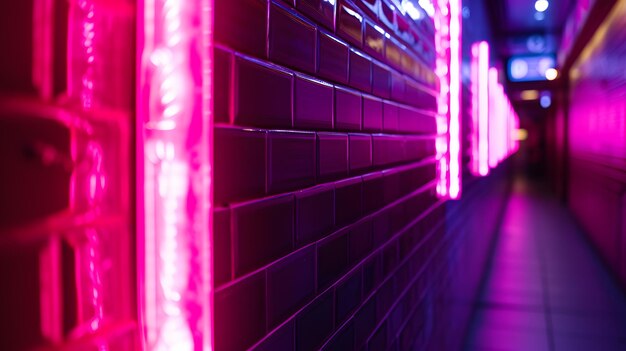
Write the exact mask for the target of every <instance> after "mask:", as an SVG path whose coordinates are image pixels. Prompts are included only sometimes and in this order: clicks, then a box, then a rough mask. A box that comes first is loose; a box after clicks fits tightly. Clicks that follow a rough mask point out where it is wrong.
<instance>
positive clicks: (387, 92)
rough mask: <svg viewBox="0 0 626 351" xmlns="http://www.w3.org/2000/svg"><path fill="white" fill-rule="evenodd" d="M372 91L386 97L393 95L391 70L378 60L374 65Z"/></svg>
mask: <svg viewBox="0 0 626 351" xmlns="http://www.w3.org/2000/svg"><path fill="white" fill-rule="evenodd" d="M372 93H373V94H374V95H376V96H379V97H382V98H385V99H389V98H390V97H391V72H390V71H389V67H386V66H383V65H381V64H379V63H377V62H374V63H373V65H372Z"/></svg>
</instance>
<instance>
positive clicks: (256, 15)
mask: <svg viewBox="0 0 626 351" xmlns="http://www.w3.org/2000/svg"><path fill="white" fill-rule="evenodd" d="M266 28H267V1H265V0H230V1H216V2H215V41H216V42H218V43H222V44H226V45H228V46H229V47H231V48H233V49H236V50H238V51H241V52H244V53H247V54H250V55H253V56H256V57H265V54H266V53H265V44H266V42H267V39H266Z"/></svg>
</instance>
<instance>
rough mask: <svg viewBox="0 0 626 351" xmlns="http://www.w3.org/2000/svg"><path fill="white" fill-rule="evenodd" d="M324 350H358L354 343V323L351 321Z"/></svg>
mask: <svg viewBox="0 0 626 351" xmlns="http://www.w3.org/2000/svg"><path fill="white" fill-rule="evenodd" d="M322 350H323V351H344V350H356V348H355V345H354V325H353V324H352V323H349V324H348V325H347V326H345V327H343V328H342V329H341V330H340V331H338V332H337V334H335V335H334V336H333V338H332V339H331V340H329V341H328V343H327V344H326V346H324V348H323V349H322Z"/></svg>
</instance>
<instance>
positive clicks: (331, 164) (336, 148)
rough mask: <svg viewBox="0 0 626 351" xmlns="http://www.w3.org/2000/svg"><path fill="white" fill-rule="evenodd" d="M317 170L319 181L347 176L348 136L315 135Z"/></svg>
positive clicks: (335, 134)
mask: <svg viewBox="0 0 626 351" xmlns="http://www.w3.org/2000/svg"><path fill="white" fill-rule="evenodd" d="M317 145H318V155H317V162H318V169H319V173H318V175H319V179H320V180H321V181H325V180H332V179H337V178H341V177H345V176H347V175H348V135H347V134H339V133H317Z"/></svg>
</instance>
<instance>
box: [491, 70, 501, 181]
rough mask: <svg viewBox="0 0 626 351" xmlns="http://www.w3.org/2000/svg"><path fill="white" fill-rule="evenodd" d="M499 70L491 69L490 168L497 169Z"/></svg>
mask: <svg viewBox="0 0 626 351" xmlns="http://www.w3.org/2000/svg"><path fill="white" fill-rule="evenodd" d="M498 84H499V83H498V70H497V69H496V68H495V67H491V68H489V88H488V89H489V167H491V168H495V167H496V166H497V165H498V149H497V135H498V126H497V123H498V118H499V117H498V114H499V112H500V111H499V109H498V100H499V99H498Z"/></svg>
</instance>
